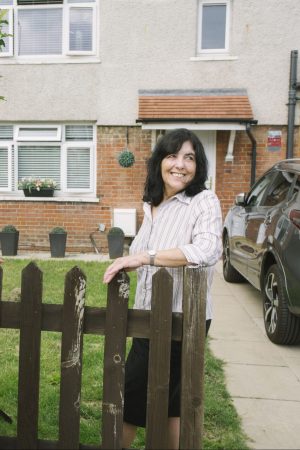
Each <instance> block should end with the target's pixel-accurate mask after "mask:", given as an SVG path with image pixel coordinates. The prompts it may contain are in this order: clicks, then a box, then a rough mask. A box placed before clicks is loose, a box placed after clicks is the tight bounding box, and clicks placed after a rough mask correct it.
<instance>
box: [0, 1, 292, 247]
mask: <svg viewBox="0 0 300 450" xmlns="http://www.w3.org/2000/svg"><path fill="white" fill-rule="evenodd" d="M0 8H1V10H5V17H6V19H7V21H8V23H7V24H6V25H5V27H4V28H3V31H6V32H8V33H9V34H10V36H8V37H6V38H5V42H6V45H5V47H2V48H1V52H0V73H1V79H0V94H1V95H3V96H5V98H6V100H5V101H2V102H0V228H1V227H2V226H3V225H5V224H8V223H12V224H14V225H15V226H16V227H17V228H18V229H19V230H20V249H23V250H27V249H31V250H34V249H36V250H48V248H49V243H48V232H49V231H50V230H51V228H52V227H54V226H64V227H65V228H66V229H67V231H68V250H69V251H82V252H89V251H90V252H93V251H94V246H96V247H97V248H98V249H101V251H106V245H107V244H106V239H105V233H103V232H102V231H99V224H101V227H100V228H101V229H102V230H103V228H104V226H105V227H106V229H108V228H110V227H111V225H112V224H116V223H117V224H120V222H119V221H118V220H116V221H114V220H113V218H114V217H115V218H120V217H121V219H120V220H121V222H122V220H124V224H125V223H126V226H127V225H128V227H129V229H128V231H127V232H126V234H127V235H128V236H129V238H131V237H132V235H134V234H135V225H136V224H135V223H133V222H135V221H136V220H137V227H138V226H139V224H140V223H141V219H142V200H141V198H142V192H143V185H144V179H145V166H146V161H147V159H148V157H149V155H150V154H151V150H152V148H153V146H154V145H155V142H156V140H157V138H158V137H159V136H160V135H161V134H163V133H164V132H166V130H169V129H172V128H176V127H186V128H190V129H192V130H194V131H195V132H196V133H197V134H198V135H199V137H200V139H201V140H202V142H203V144H204V147H205V149H206V153H207V157H208V160H209V180H208V185H209V186H210V187H211V188H212V189H214V190H215V191H216V193H217V194H218V196H219V198H220V201H221V204H222V208H223V213H224V214H225V213H226V211H227V210H228V208H229V206H230V205H231V204H232V203H233V200H234V197H235V195H236V194H237V193H239V192H241V191H247V190H248V189H249V187H250V185H251V184H252V183H253V182H254V180H255V179H256V178H257V177H258V176H259V175H260V174H261V173H262V172H263V171H264V170H265V169H266V168H268V167H270V166H271V165H272V164H273V163H275V162H276V161H277V160H280V159H283V158H285V157H286V155H287V136H289V146H288V155H289V156H291V155H292V156H300V147H299V111H298V108H297V105H296V103H297V100H296V91H297V87H298V86H297V85H296V84H295V82H294V83H292V85H291V86H290V73H292V75H293V79H295V77H297V61H298V60H297V45H298V43H299V42H300V29H299V26H298V23H299V19H300V8H299V2H298V0H289V2H288V5H287V2H286V0H276V1H272V2H270V1H269V0H265V1H263V2H262V1H261V0H249V1H247V2H245V1H244V0H220V1H215V0H0ZM291 68H293V69H292V70H291ZM299 78H300V76H299ZM294 81H295V80H294ZM296 81H297V78H296ZM288 121H289V127H288V126H287V124H288ZM124 149H129V150H130V151H131V152H132V153H133V154H134V157H135V163H134V165H133V166H131V167H122V166H120V164H119V162H118V156H119V155H120V153H121V152H122V150H124ZM27 176H39V177H50V178H53V179H54V180H56V182H57V183H58V190H56V191H55V195H54V197H53V198H46V197H45V198H28V197H25V196H24V194H23V191H22V190H20V189H18V181H19V180H20V179H21V178H23V177H27ZM135 212H136V215H135ZM127 213H128V214H127ZM122 214H123V216H122ZM122 217H123V219H122Z"/></svg>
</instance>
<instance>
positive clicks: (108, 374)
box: [101, 271, 129, 450]
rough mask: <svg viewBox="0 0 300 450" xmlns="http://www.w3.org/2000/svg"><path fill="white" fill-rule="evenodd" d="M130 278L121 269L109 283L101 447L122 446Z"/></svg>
mask: <svg viewBox="0 0 300 450" xmlns="http://www.w3.org/2000/svg"><path fill="white" fill-rule="evenodd" d="M128 297H129V277H128V275H127V274H126V272H125V271H120V272H119V273H118V274H117V275H116V276H115V277H114V278H113V280H112V281H111V282H110V283H109V285H108V294H107V310H106V321H105V346H104V364H103V366H104V367H103V402H102V446H101V448H102V449H105V450H108V449H121V448H122V435H123V408H124V373H125V353H126V335H127V315H128Z"/></svg>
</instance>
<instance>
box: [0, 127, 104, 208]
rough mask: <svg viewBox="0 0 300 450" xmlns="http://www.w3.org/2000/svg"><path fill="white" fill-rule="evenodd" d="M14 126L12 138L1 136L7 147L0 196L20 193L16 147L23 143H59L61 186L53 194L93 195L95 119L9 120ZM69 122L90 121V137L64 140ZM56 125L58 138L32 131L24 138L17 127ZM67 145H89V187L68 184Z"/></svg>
mask: <svg viewBox="0 0 300 450" xmlns="http://www.w3.org/2000/svg"><path fill="white" fill-rule="evenodd" d="M12 125H13V127H14V129H13V137H12V138H11V139H9V140H8V139H5V140H0V147H1V148H7V149H8V186H7V187H5V188H2V187H0V196H1V194H3V195H5V194H9V195H10V196H12V198H13V196H15V197H18V198H19V197H20V195H21V192H22V189H18V180H19V167H18V157H19V156H18V152H19V147H22V146H32V147H34V146H37V147H43V146H47V147H50V146H53V147H57V146H59V147H60V180H59V185H60V189H59V190H57V191H55V198H59V197H66V198H70V200H71V199H72V198H74V197H78V194H80V198H82V199H85V198H86V199H87V200H88V199H91V198H92V199H94V198H96V168H97V166H96V164H97V154H96V149H97V142H96V139H97V126H96V124H95V123H92V122H90V123H87V122H84V123H82V124H81V123H78V122H76V123H75V122H65V123H62V124H56V125H54V124H47V123H45V124H42V125H41V124H36V125H35V124H30V125H27V124H25V125H24V124H12ZM68 125H72V126H74V125H75V126H76V125H78V126H80V125H89V126H92V134H91V139H90V140H80V139H78V140H72V141H71V140H70V141H69V140H66V127H67V126H68ZM20 127H21V128H22V127H26V128H57V129H58V130H59V133H60V136H61V138H60V140H56V139H51V140H49V139H48V140H44V139H43V138H42V139H38V138H37V137H34V135H33V136H32V137H31V138H30V139H29V138H28V139H27V137H26V138H25V139H24V140H23V139H21V140H20V139H18V130H19V128H20ZM68 148H75V149H76V148H79V149H80V148H87V149H89V179H88V181H89V187H88V188H69V189H68V188H67V170H68V167H67V149H68ZM13 149H14V151H13Z"/></svg>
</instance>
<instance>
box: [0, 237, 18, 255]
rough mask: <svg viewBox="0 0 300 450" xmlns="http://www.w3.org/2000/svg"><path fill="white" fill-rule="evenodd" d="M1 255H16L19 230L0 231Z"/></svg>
mask: <svg viewBox="0 0 300 450" xmlns="http://www.w3.org/2000/svg"><path fill="white" fill-rule="evenodd" d="M0 240H1V251H2V256H16V255H17V253H18V245H19V231H16V232H14V233H8V232H6V231H1V232H0Z"/></svg>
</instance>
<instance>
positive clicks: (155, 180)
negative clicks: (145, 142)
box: [143, 128, 208, 206]
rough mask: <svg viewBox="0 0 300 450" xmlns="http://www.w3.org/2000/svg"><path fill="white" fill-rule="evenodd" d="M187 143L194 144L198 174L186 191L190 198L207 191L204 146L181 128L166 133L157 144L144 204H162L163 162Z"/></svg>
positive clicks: (195, 137)
mask: <svg viewBox="0 0 300 450" xmlns="http://www.w3.org/2000/svg"><path fill="white" fill-rule="evenodd" d="M186 141H189V142H190V143H191V144H192V147H193V149H194V152H195V158H196V173H195V176H194V178H193V180H192V181H191V182H190V184H189V185H188V186H187V187H186V188H185V189H184V191H185V193H186V195H187V196H188V197H193V196H194V195H196V194H198V193H199V192H201V191H203V190H204V189H206V187H205V182H206V180H207V166H208V162H207V158H206V155H205V152H204V148H203V145H202V144H201V142H200V140H199V138H198V137H197V136H196V135H195V134H194V133H193V132H191V131H190V130H187V129H185V128H179V129H176V130H172V131H170V132H168V133H166V134H165V135H164V136H163V137H161V138H160V139H159V140H158V141H157V143H156V146H155V148H154V151H153V154H152V156H151V157H150V159H149V160H148V165H147V169H148V171H147V178H146V183H145V188H144V195H143V201H144V202H148V203H151V204H152V205H154V206H157V205H159V204H160V203H161V202H162V200H163V197H164V182H163V179H162V176H161V162H162V160H163V159H164V158H165V157H166V156H168V155H172V154H176V153H178V152H179V150H180V149H181V147H182V145H183V144H184V143H185V142H186Z"/></svg>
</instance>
